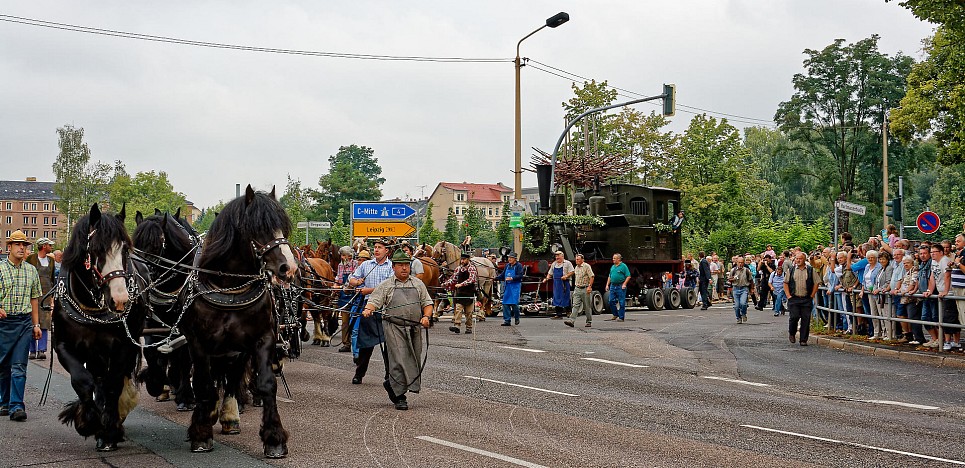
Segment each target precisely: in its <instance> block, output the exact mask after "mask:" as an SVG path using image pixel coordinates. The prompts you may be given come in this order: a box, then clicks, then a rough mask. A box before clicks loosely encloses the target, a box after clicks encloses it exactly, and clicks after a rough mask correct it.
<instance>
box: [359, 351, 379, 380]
mask: <svg viewBox="0 0 965 468" xmlns="http://www.w3.org/2000/svg"><path fill="white" fill-rule="evenodd" d="M373 351H375V348H374V347H372V348H359V358H358V361H357V362H356V363H355V376H356V377H358V378H360V379H361V378H362V377H365V372H366V371H368V370H369V361H371V360H372V352H373Z"/></svg>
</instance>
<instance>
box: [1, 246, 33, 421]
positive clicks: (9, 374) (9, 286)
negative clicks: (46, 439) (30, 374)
mask: <svg viewBox="0 0 965 468" xmlns="http://www.w3.org/2000/svg"><path fill="white" fill-rule="evenodd" d="M28 245H30V241H28V240H27V236H26V235H24V233H23V232H22V231H20V230H19V229H18V230H16V231H14V232H13V233H12V234H10V237H8V238H7V249H8V250H10V256H8V257H7V259H6V260H0V416H6V415H10V420H11V421H26V420H27V412H26V410H25V408H24V403H23V394H24V390H25V389H26V386H27V352H28V350H29V349H30V340H31V339H34V340H39V339H40V324H39V323H38V321H39V319H40V318H39V309H40V306H39V299H40V276H38V275H37V269H36V268H34V266H33V265H31V264H29V263H27V262H25V261H24V259H25V258H27V246H28Z"/></svg>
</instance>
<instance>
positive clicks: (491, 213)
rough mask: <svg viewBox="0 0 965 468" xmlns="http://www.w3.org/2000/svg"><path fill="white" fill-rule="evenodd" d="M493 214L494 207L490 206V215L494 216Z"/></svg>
mask: <svg viewBox="0 0 965 468" xmlns="http://www.w3.org/2000/svg"><path fill="white" fill-rule="evenodd" d="M492 215H493V209H492V207H490V208H489V216H492Z"/></svg>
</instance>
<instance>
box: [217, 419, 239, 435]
mask: <svg viewBox="0 0 965 468" xmlns="http://www.w3.org/2000/svg"><path fill="white" fill-rule="evenodd" d="M221 433H222V434H228V435H234V434H241V423H240V422H238V421H226V422H223V423H221Z"/></svg>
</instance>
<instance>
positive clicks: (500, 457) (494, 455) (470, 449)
mask: <svg viewBox="0 0 965 468" xmlns="http://www.w3.org/2000/svg"><path fill="white" fill-rule="evenodd" d="M416 439H419V440H424V441H426V442H431V443H433V444H439V445H444V446H446V447H452V448H454V449H459V450H463V451H466V452H470V453H475V454H477V455H482V456H486V457H489V458H495V459H497V460H502V461H504V462H507V463H512V464H514V465H518V466H525V467H527V468H547V467H546V466H543V465H538V464H536V463H531V462H528V461H526V460H520V459H518V458H513V457H510V456H508V455H503V454H501V453H496V452H490V451H488V450H483V449H478V448H475V447H470V446H468V445H462V444H457V443H455V442H449V441H448V440H442V439H437V438H435V437H430V436H418V437H416Z"/></svg>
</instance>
